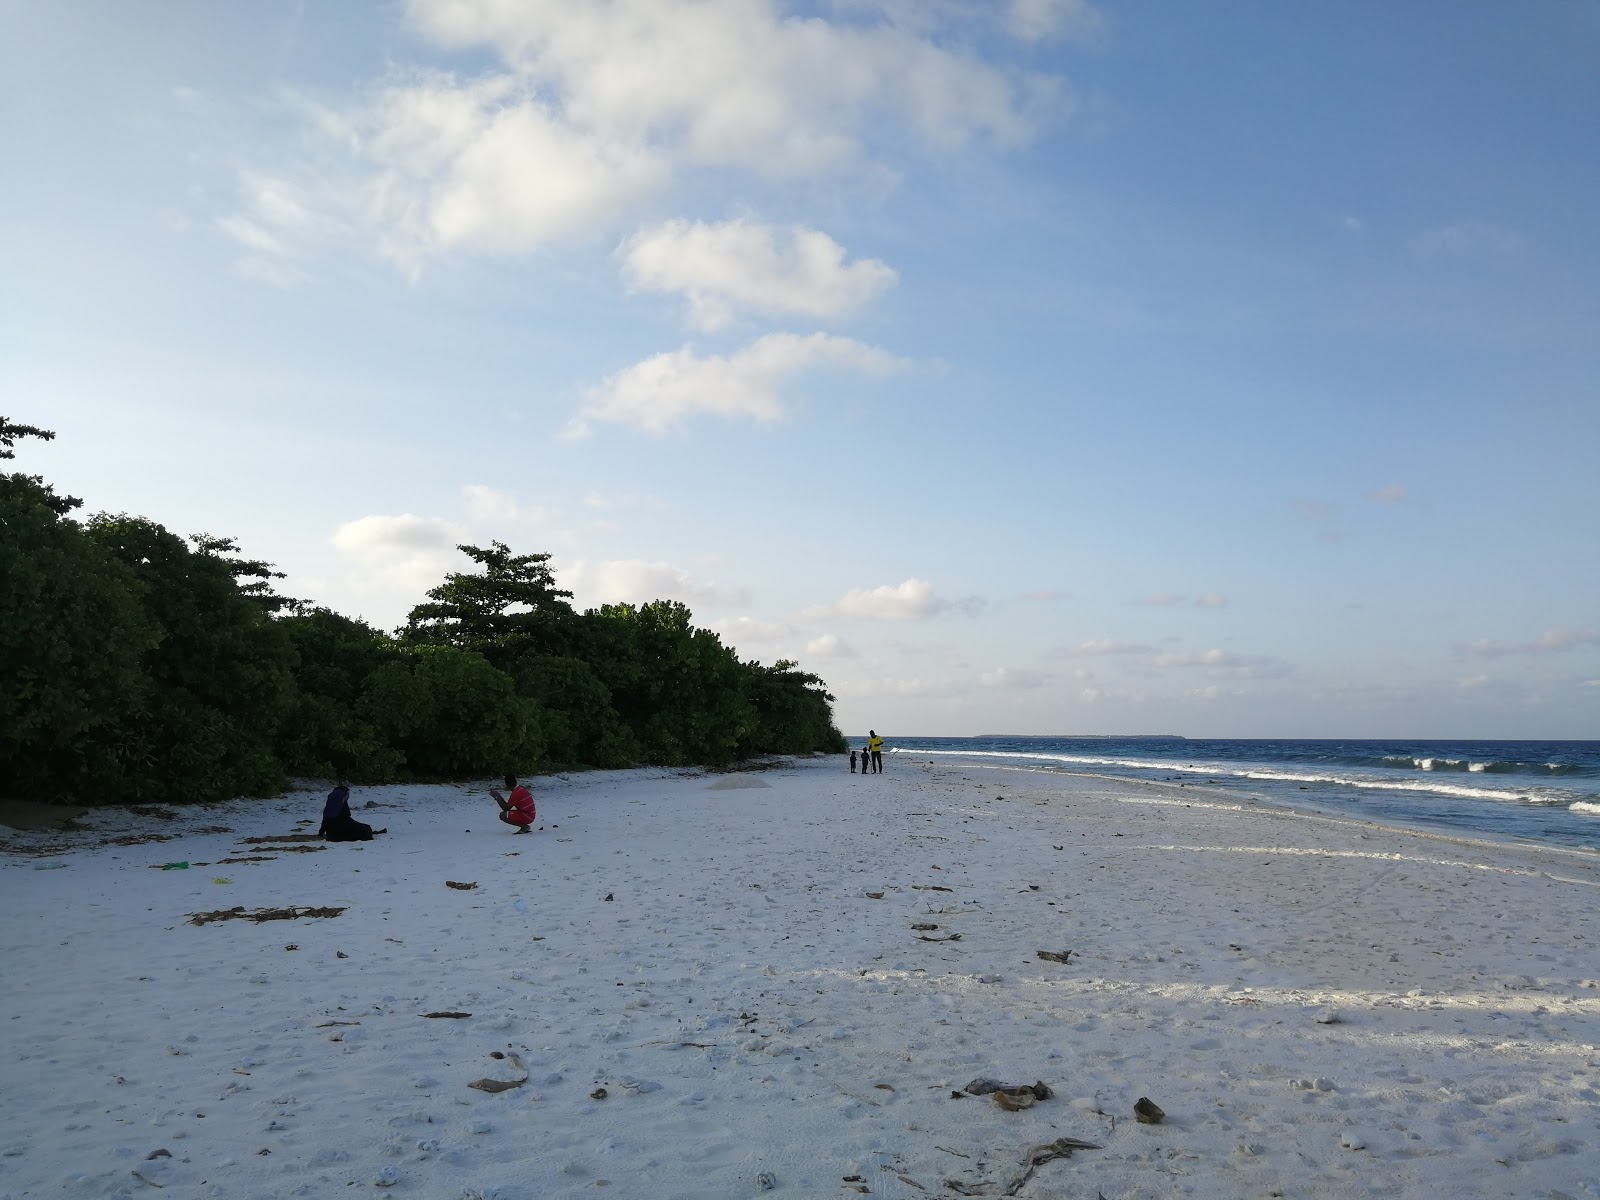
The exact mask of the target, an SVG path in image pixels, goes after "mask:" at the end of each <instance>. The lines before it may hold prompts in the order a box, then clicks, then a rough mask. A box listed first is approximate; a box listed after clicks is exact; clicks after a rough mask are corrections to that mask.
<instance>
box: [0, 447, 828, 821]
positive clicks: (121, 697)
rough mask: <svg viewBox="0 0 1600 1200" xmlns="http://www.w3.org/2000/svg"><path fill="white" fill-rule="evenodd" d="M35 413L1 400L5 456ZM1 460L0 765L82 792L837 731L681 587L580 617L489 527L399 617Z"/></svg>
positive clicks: (436, 770)
mask: <svg viewBox="0 0 1600 1200" xmlns="http://www.w3.org/2000/svg"><path fill="white" fill-rule="evenodd" d="M29 437H34V438H41V439H44V440H49V439H50V438H52V437H54V435H53V434H52V433H50V432H49V431H47V430H42V429H37V428H35V427H33V426H30V425H21V424H16V423H13V422H11V421H9V420H7V419H6V418H4V417H0V459H10V458H12V457H13V453H14V452H13V447H14V446H15V445H16V443H17V442H18V440H20V439H24V438H29ZM79 505H80V502H79V501H77V500H75V499H73V498H72V497H69V496H59V495H57V494H56V493H55V492H54V491H53V490H52V489H51V488H50V487H49V486H48V485H47V484H45V483H44V482H43V481H42V480H40V479H38V478H35V477H32V476H27V475H20V474H15V475H0V786H3V787H5V788H6V789H7V791H8V792H9V793H11V794H17V795H27V796H29V797H33V798H39V799H46V800H60V801H72V802H77V803H87V804H94V803H116V802H129V801H149V800H160V801H167V802H171V801H186V800H189V801H194V800H216V799H225V798H230V797H234V796H239V795H265V794H271V793H273V792H275V791H277V790H278V789H280V788H281V786H282V785H283V783H284V781H285V773H286V771H293V772H296V773H300V774H307V775H320V776H337V777H339V778H344V779H349V780H351V781H353V782H372V783H376V782H381V781H385V780H391V779H399V778H408V777H414V776H421V777H425V778H459V777H462V776H464V775H480V776H481V775H485V774H495V775H498V774H501V773H503V772H506V771H512V772H517V773H528V772H531V771H533V770H537V769H541V768H550V767H583V766H595V767H625V766H631V765H633V764H635V763H638V762H652V763H661V764H671V765H687V764H692V763H704V764H720V763H726V762H729V761H731V760H732V759H734V758H736V757H739V756H742V755H754V754H761V753H787V754H800V753H806V752H809V751H811V750H833V749H842V748H843V745H844V741H843V739H842V738H841V737H840V735H839V733H838V731H837V730H836V729H835V728H834V727H833V723H832V711H831V708H830V704H831V701H832V699H833V698H832V697H831V696H829V695H828V694H827V692H826V691H824V690H823V688H822V681H821V680H820V679H818V678H817V677H816V676H815V675H811V674H807V673H806V672H803V671H800V670H799V669H798V668H797V667H796V665H795V664H794V663H790V662H780V663H777V664H776V665H774V666H772V667H763V666H761V665H760V664H758V663H743V662H740V661H739V659H738V657H737V656H736V655H735V654H734V652H733V651H732V650H731V649H729V648H728V647H726V646H724V645H723V644H722V642H721V640H720V639H719V638H718V637H717V636H716V635H715V634H712V633H710V632H707V631H706V630H703V629H696V628H695V627H694V625H693V623H692V616H691V614H690V612H689V610H688V609H687V608H686V607H684V606H683V605H682V604H678V603H675V602H672V601H665V600H657V601H654V602H651V603H649V604H644V605H640V606H633V605H611V606H607V607H605V608H602V609H600V610H598V611H591V612H587V613H584V614H583V615H581V616H579V615H578V614H576V613H575V612H574V611H573V609H572V606H571V605H570V604H569V603H568V600H569V598H570V596H571V593H570V592H567V591H564V590H562V589H560V588H558V587H557V586H556V582H555V576H554V574H553V573H552V572H551V570H550V567H549V555H546V554H524V555H516V554H512V553H511V550H510V548H509V547H507V546H506V545H504V544H503V543H500V542H492V543H490V545H489V547H488V548H486V549H485V548H480V547H477V546H462V547H460V549H461V550H462V551H463V552H464V553H466V554H467V555H468V556H469V557H471V558H472V559H473V561H474V562H475V563H476V564H477V565H478V568H479V570H478V571H477V572H475V573H466V572H462V573H456V574H451V575H449V576H447V577H446V579H445V581H444V582H443V583H442V584H440V585H439V586H438V587H436V588H434V589H433V590H432V591H430V592H429V593H428V596H429V600H428V602H427V603H424V604H420V605H418V606H417V607H416V608H414V609H413V610H412V612H411V614H410V619H409V620H408V622H407V624H406V626H405V628H404V629H403V630H402V631H401V632H400V634H399V635H398V636H397V637H390V636H388V635H387V634H384V633H382V632H380V631H378V630H376V629H373V628H372V627H371V626H369V625H367V624H365V623H363V622H361V621H354V620H351V619H349V618H347V617H342V616H340V615H339V614H338V613H335V612H332V611H330V610H328V609H325V608H316V609H311V608H308V607H307V606H305V605H304V604H302V603H301V602H300V601H297V600H293V599H290V598H287V597H284V596H280V595H278V594H277V593H276V592H275V591H274V590H273V586H272V581H273V580H275V579H281V578H282V577H283V576H282V574H281V573H280V572H278V571H275V570H273V568H272V565H271V564H270V563H267V562H263V561H260V560H256V559H251V558H248V557H246V556H245V555H244V554H243V553H242V552H241V551H240V549H239V547H238V546H237V545H236V544H235V543H234V541H233V540H232V539H231V538H223V537H215V536H212V535H209V534H197V535H195V536H194V537H192V538H191V539H190V541H191V542H192V543H193V548H192V549H191V548H190V546H189V544H187V543H186V542H185V540H184V539H183V538H180V537H178V536H176V535H175V534H173V533H170V532H169V531H168V530H166V529H164V528H162V527H161V526H160V525H158V524H156V523H155V522H153V521H148V520H145V519H142V518H138V517H130V516H104V515H102V516H98V517H95V518H94V519H92V520H91V521H89V522H88V523H87V524H80V523H78V522H77V521H74V520H72V519H70V517H69V516H68V514H69V513H71V511H72V510H73V509H74V508H76V507H79Z"/></svg>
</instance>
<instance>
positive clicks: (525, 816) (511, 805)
mask: <svg viewBox="0 0 1600 1200" xmlns="http://www.w3.org/2000/svg"><path fill="white" fill-rule="evenodd" d="M506 790H507V791H508V792H510V793H511V794H510V795H509V796H502V795H501V794H500V793H499V791H498V790H497V789H495V788H490V789H489V795H491V796H493V797H494V802H495V803H496V804H498V805H499V806H500V819H501V820H502V821H504V822H505V823H506V824H507V825H515V826H517V832H518V833H527V832H528V826H530V825H532V824H533V820H534V812H535V810H534V806H533V793H532V792H530V791H529V790H528V789H527V788H525V787H523V786H522V785H521V784H519V783H518V782H517V777H516V776H515V775H507V776H506Z"/></svg>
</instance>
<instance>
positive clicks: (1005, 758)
mask: <svg viewBox="0 0 1600 1200" xmlns="http://www.w3.org/2000/svg"><path fill="white" fill-rule="evenodd" d="M851 740H852V742H857V741H861V740H863V739H857V738H853V739H851ZM885 748H886V749H887V750H888V751H889V752H890V753H893V754H909V755H923V756H926V757H928V758H930V759H932V758H934V757H936V756H950V757H953V758H960V759H964V760H969V761H972V762H977V763H987V764H989V765H991V766H1010V767H1020V768H1025V769H1028V770H1037V771H1067V772H1073V773H1078V774H1085V773H1087V774H1096V775H1110V776H1117V777H1120V778H1127V779H1149V780H1162V781H1171V782H1181V783H1189V784H1202V785H1206V784H1209V785H1212V786H1214V787H1221V788H1225V789H1227V790H1229V791H1233V792H1239V793H1242V794H1245V795H1248V796H1251V797H1253V798H1255V799H1257V800H1260V801H1262V802H1264V803H1267V804H1279V805H1285V806H1292V807H1295V808H1310V809H1315V810H1317V811H1320V812H1327V813H1331V814H1336V815H1339V816H1347V817H1359V818H1364V819H1366V820H1369V821H1377V822H1380V823H1382V824H1385V825H1402V826H1410V827H1415V828H1421V829H1429V830H1434V831H1438V832H1445V833H1454V834H1461V835H1465V836H1468V837H1486V838H1492V839H1498V840H1507V841H1522V842H1535V843H1540V844H1545V845H1559V846H1567V847H1572V848H1576V849H1584V850H1594V851H1600V742H1468V741H1445V742H1430V741H1320V740H1318V741H1289V740H1281V739H1274V740H1253V739H1240V740H1224V739H1215V738H1181V737H1005V736H984V737H966V738H918V737H895V738H886V739H885Z"/></svg>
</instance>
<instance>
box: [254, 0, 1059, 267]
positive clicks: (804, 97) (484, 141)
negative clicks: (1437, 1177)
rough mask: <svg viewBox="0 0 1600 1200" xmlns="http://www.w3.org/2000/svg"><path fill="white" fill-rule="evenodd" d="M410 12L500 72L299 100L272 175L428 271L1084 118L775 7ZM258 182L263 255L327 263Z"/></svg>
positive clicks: (683, 0)
mask: <svg viewBox="0 0 1600 1200" xmlns="http://www.w3.org/2000/svg"><path fill="white" fill-rule="evenodd" d="M1079 7H1081V6H1080V5H1077V4H1073V3H1067V4H1066V5H1065V6H1064V8H1063V7H1062V5H1061V4H1060V0H1057V3H1056V4H1041V3H1040V0H1034V2H1033V3H1031V4H1026V5H1024V6H1023V8H1024V10H1026V11H1025V14H1024V15H1025V16H1026V15H1029V14H1031V15H1032V18H1033V19H1032V27H1039V28H1043V27H1044V25H1047V24H1049V23H1051V22H1052V21H1054V22H1055V23H1056V24H1057V25H1060V24H1061V20H1062V19H1063V18H1064V19H1066V22H1067V24H1068V25H1071V24H1072V18H1073V14H1074V13H1075V12H1076V11H1077V9H1078V8H1079ZM1035 9H1038V10H1039V11H1038V12H1036V13H1035V12H1033V10H1035ZM1057 9H1061V11H1059V12H1057V11H1055V10H1057ZM405 10H406V13H407V15H408V17H409V20H410V23H411V25H412V28H413V30H414V31H415V32H417V33H419V34H420V35H421V37H422V39H423V41H424V42H426V43H430V44H431V47H433V48H441V49H444V50H447V51H449V50H484V51H487V52H488V55H489V59H490V61H489V65H488V67H487V68H486V69H478V70H476V71H475V72H474V73H473V74H471V75H470V76H468V75H461V76H458V75H454V74H451V73H448V72H444V71H439V70H426V69H418V68H409V69H408V68H404V67H397V68H395V69H393V70H392V71H391V72H390V73H389V75H388V76H387V77H386V78H385V79H383V80H382V81H380V82H379V83H378V84H377V85H375V86H373V87H371V88H369V89H367V90H366V92H365V94H364V96H363V97H362V99H361V100H359V101H358V102H355V103H353V104H351V105H349V106H346V107H345V108H343V109H340V108H335V107H329V106H327V105H320V106H319V105H314V104H311V103H308V102H305V101H304V100H294V99H291V107H292V108H294V109H296V110H297V111H295V112H294V114H293V115H294V116H295V119H296V120H297V122H298V124H299V125H300V130H299V134H300V136H298V137H297V138H296V139H295V140H294V142H293V143H292V149H290V150H288V151H286V152H285V153H284V155H283V157H284V158H285V159H292V160H293V161H292V162H287V161H286V162H284V163H281V164H280V165H279V166H278V167H277V168H276V169H275V171H274V173H275V174H277V175H279V176H283V177H292V178H294V179H296V180H297V181H299V182H298V188H297V190H298V192H299V193H300V196H301V198H302V199H304V200H305V201H306V202H307V203H308V208H309V209H310V210H314V211H316V212H317V213H319V214H321V215H322V216H324V217H326V218H328V219H330V220H331V222H332V223H333V224H335V225H337V226H338V227H339V228H340V229H342V231H343V232H344V234H345V235H346V240H357V241H362V242H365V243H366V244H368V245H370V246H373V247H375V248H376V249H377V250H378V252H379V253H381V254H382V255H384V256H386V257H388V258H391V259H393V260H394V261H396V262H398V263H399V264H401V265H402V266H403V267H404V268H405V269H406V270H407V271H408V272H410V273H412V274H415V273H416V272H418V271H419V270H420V269H421V267H422V265H423V264H424V263H425V262H426V261H427V260H428V259H429V258H431V257H433V256H436V255H439V254H443V253H447V252H451V251H467V252H471V253H479V254H490V255H502V254H510V255H515V254H525V253H528V252H530V251H533V250H535V249H538V248H540V247H543V246H547V245H550V244H552V243H558V242H565V241H571V240H574V239H585V238H588V237H593V236H595V235H598V234H601V233H604V232H606V231H610V230H614V229H616V228H617V227H618V226H619V225H621V224H622V223H623V222H625V221H629V220H637V219H638V218H639V217H640V216H641V215H642V214H643V213H644V212H645V211H646V209H647V207H648V206H651V205H654V204H655V203H657V202H658V201H659V200H660V199H661V198H662V197H664V196H667V195H669V194H670V192H671V190H672V188H673V186H674V185H675V184H677V183H678V182H680V181H682V180H683V179H684V178H685V177H686V176H687V175H689V174H691V173H693V172H702V171H727V170H732V171H735V172H748V173H753V174H755V175H757V176H759V177H763V178H766V179H771V180H775V181H789V180H795V179H805V178H818V177H823V176H828V175H835V174H840V173H843V172H847V171H848V172H850V173H851V177H852V178H863V177H868V176H870V175H872V174H874V173H878V174H881V173H882V172H880V171H879V170H878V168H877V164H875V163H874V161H873V152H872V151H873V146H874V144H875V143H882V144H885V145H887V144H889V143H890V142H891V138H889V137H884V136H882V135H880V132H879V131H880V130H882V129H884V128H885V127H886V126H887V127H898V128H899V129H908V130H909V131H910V132H911V133H912V134H914V135H915V137H916V138H917V139H919V140H920V141H921V142H922V143H924V144H925V145H928V146H931V147H935V148H940V149H948V148H954V147H960V146H963V145H965V144H967V143H970V142H972V141H975V140H982V141H989V142H993V143H997V144H1000V145H1008V146H1009V145H1017V144H1021V143H1023V142H1025V141H1027V140H1028V139H1029V138H1030V137H1032V136H1033V134H1034V133H1035V132H1036V130H1037V129H1038V128H1039V127H1040V124H1041V122H1042V119H1043V118H1044V116H1045V114H1050V115H1051V116H1054V115H1056V114H1060V113H1062V112H1064V111H1065V110H1066V108H1067V107H1068V94H1067V92H1066V89H1065V88H1064V86H1063V85H1062V84H1061V81H1060V80H1059V79H1057V78H1055V77H1053V76H1047V75H1038V74H1034V73H1029V72H1027V71H1023V70H1014V69H1008V68H1004V67H1000V66H995V65H991V64H990V63H988V62H985V61H983V60H982V59H981V58H979V57H977V56H976V55H975V54H973V53H969V52H967V51H966V50H963V49H954V48H946V46H945V45H943V44H942V43H941V41H940V40H938V39H936V38H935V37H933V36H925V35H923V34H920V33H917V32H914V31H912V30H910V29H907V28H902V27H897V26H894V25H891V24H885V23H883V22H882V21H881V20H879V21H862V22H860V23H856V24H851V23H846V22H843V21H830V20H827V19H824V18H821V17H817V16H809V15H808V16H801V15H793V16H791V15H787V14H786V12H785V6H784V5H781V4H779V3H777V0H519V2H517V3H510V2H508V0H409V3H407V4H406V5H405ZM1080 24H1081V22H1080ZM241 191H242V193H243V209H242V211H241V212H240V213H238V214H234V216H235V217H238V218H243V219H247V220H249V221H250V222H251V223H252V224H253V225H254V226H255V229H249V228H247V227H245V226H241V225H237V224H235V225H234V226H233V227H232V228H229V229H226V230H225V232H227V233H228V234H229V236H231V237H235V238H239V237H243V238H245V239H254V240H256V241H263V240H269V241H270V242H272V243H274V244H273V245H272V246H271V247H270V248H269V249H267V250H265V251H256V252H253V253H256V254H257V255H261V254H264V255H265V257H266V258H268V259H270V258H274V257H282V258H287V259H290V260H294V259H297V258H298V259H301V260H302V261H315V259H316V257H317V256H316V255H315V254H314V250H315V249H316V246H315V243H316V242H317V240H318V239H317V238H316V237H314V236H313V235H312V232H311V231H310V230H307V229H306V228H304V227H303V226H302V227H299V228H297V227H296V226H295V223H294V222H293V221H292V220H291V219H288V217H287V215H286V214H278V215H276V216H275V215H273V214H271V213H267V212H265V211H263V210H262V209H261V207H260V206H259V205H258V204H257V202H256V200H257V197H256V196H255V194H254V193H255V191H256V189H255V188H254V187H253V186H252V184H251V177H250V176H249V175H244V176H242V177H241ZM280 217H282V218H283V219H282V220H280V219H279V218H280ZM230 219H231V218H230ZM263 235H265V239H264V238H263Z"/></svg>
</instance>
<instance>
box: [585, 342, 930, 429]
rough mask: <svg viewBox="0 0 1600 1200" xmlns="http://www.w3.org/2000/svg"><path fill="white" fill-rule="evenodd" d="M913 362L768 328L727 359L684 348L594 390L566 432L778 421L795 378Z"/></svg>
mask: <svg viewBox="0 0 1600 1200" xmlns="http://www.w3.org/2000/svg"><path fill="white" fill-rule="evenodd" d="M909 365H910V364H909V363H908V362H907V361H906V360H905V359H902V358H896V357H895V356H894V355H892V354H890V353H889V352H888V351H886V350H880V349H878V348H877V347H876V346H868V345H866V344H865V343H862V342H858V341H855V340H854V339H852V338H845V337H836V336H834V335H833V334H827V333H813V334H807V335H800V334H793V333H769V334H767V335H766V336H764V337H760V338H757V339H756V340H755V341H754V342H751V343H750V344H749V345H748V346H746V347H745V348H744V349H742V350H740V351H737V352H736V353H734V354H732V355H729V356H727V357H722V356H719V355H709V356H706V357H704V358H702V357H701V356H700V355H699V354H697V353H696V352H695V349H694V347H692V346H684V347H683V348H681V349H679V350H672V351H668V352H666V353H663V354H657V355H654V356H652V357H650V358H647V359H645V360H644V361H643V362H640V363H635V364H634V365H633V366H631V367H628V368H627V369H626V370H623V371H619V372H618V373H617V374H615V375H612V376H611V377H610V378H608V379H606V380H604V381H603V382H602V383H600V384H598V385H596V386H595V387H593V388H591V389H590V390H589V393H588V395H587V396H586V397H585V399H584V402H583V406H582V407H581V408H580V409H579V411H578V414H577V416H575V417H574V418H573V420H572V422H571V423H570V424H569V425H568V427H567V430H566V434H565V436H567V437H569V438H575V437H585V436H587V435H588V434H589V433H590V432H591V427H590V422H593V421H604V422H608V423H613V424H620V425H627V426H630V427H631V428H633V429H637V430H641V431H643V432H645V433H651V434H663V433H666V432H667V431H668V430H671V429H673V428H675V427H676V426H678V425H680V424H681V423H682V422H684V421H685V420H687V419H689V418H690V417H694V416H699V415H708V416H718V417H723V418H727V419H732V418H740V417H742V418H745V419H747V420H753V421H757V422H768V421H776V420H778V419H779V418H781V417H782V416H784V414H785V412H786V411H787V410H786V406H785V404H784V399H783V395H782V388H783V385H784V383H785V382H787V381H788V380H789V378H790V377H792V376H795V375H800V374H804V373H806V372H810V371H817V370H824V369H831V370H843V371H854V372H859V373H861V374H866V375H874V376H883V375H889V374H892V373H893V372H895V371H899V370H902V369H904V368H905V367H907V366H909Z"/></svg>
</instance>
